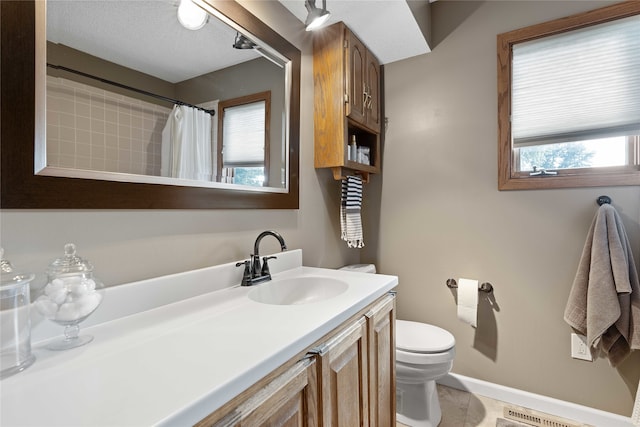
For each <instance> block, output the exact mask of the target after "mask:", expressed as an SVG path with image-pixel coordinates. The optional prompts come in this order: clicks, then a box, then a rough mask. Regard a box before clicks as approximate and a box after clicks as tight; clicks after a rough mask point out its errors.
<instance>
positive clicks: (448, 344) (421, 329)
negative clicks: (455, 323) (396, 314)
mask: <svg viewBox="0 0 640 427" xmlns="http://www.w3.org/2000/svg"><path fill="white" fill-rule="evenodd" d="M455 345H456V339H455V338H454V336H453V335H451V333H450V332H449V331H447V330H445V329H442V328H439V327H437V326H434V325H428V324H426V323H420V322H411V321H408V320H396V349H398V350H402V351H407V352H411V353H422V354H425V353H426V354H431V353H442V352H445V351H447V350H450V349H451V348H453V347H454V346H455Z"/></svg>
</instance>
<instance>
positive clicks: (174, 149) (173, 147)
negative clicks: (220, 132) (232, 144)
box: [160, 105, 213, 181]
mask: <svg viewBox="0 0 640 427" xmlns="http://www.w3.org/2000/svg"><path fill="white" fill-rule="evenodd" d="M211 122H212V116H211V115H210V114H208V113H205V112H204V111H202V110H198V109H196V108H193V107H187V106H185V105H176V106H174V107H173V110H172V111H171V114H169V118H168V119H167V124H166V125H165V127H164V129H163V131H162V163H161V170H160V174H161V175H162V176H169V177H173V178H183V179H197V180H201V181H211V180H212V174H213V156H212V141H211Z"/></svg>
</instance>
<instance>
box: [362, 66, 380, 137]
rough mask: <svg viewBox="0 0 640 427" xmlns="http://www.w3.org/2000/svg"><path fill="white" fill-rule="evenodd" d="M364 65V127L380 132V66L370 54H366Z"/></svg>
mask: <svg viewBox="0 0 640 427" xmlns="http://www.w3.org/2000/svg"><path fill="white" fill-rule="evenodd" d="M366 64H367V71H366V75H365V77H366V85H365V88H366V90H367V91H366V93H367V101H366V105H365V114H366V125H367V126H368V127H369V128H371V129H372V130H373V131H375V132H380V64H379V63H378V60H377V59H376V58H375V57H374V56H373V55H371V54H367V63H366Z"/></svg>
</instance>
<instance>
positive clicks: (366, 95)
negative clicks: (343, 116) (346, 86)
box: [362, 83, 369, 109]
mask: <svg viewBox="0 0 640 427" xmlns="http://www.w3.org/2000/svg"><path fill="white" fill-rule="evenodd" d="M367 99H369V93H368V91H367V84H366V83H362V108H363V109H364V108H367Z"/></svg>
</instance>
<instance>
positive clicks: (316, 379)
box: [196, 293, 396, 427]
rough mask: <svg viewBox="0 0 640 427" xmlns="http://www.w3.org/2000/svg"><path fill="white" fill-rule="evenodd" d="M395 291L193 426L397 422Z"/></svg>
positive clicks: (390, 426) (347, 426)
mask: <svg viewBox="0 0 640 427" xmlns="http://www.w3.org/2000/svg"><path fill="white" fill-rule="evenodd" d="M394 325H395V294H393V293H390V294H387V295H385V296H383V297H381V298H380V299H378V300H377V301H376V302H374V303H373V304H371V305H370V306H369V307H367V308H366V309H365V310H363V311H362V312H361V313H360V314H358V315H357V316H355V317H353V318H351V319H350V320H348V321H347V322H345V323H344V324H342V325H341V326H339V327H338V328H336V329H335V330H334V331H333V332H331V333H330V334H328V335H327V336H325V337H324V338H323V339H322V340H320V341H319V342H318V343H316V344H315V345H314V346H312V347H311V348H310V349H309V350H308V351H305V352H303V353H301V354H300V356H298V357H295V358H293V359H292V360H290V361H288V362H287V363H285V364H283V365H282V366H281V367H280V368H279V369H277V370H276V371H274V372H272V373H271V374H269V375H267V376H266V377H265V378H263V379H262V380H261V381H259V382H258V383H256V384H254V385H253V386H252V387H250V388H249V389H248V390H246V391H245V392H243V393H242V394H240V395H239V396H238V397H236V398H234V399H233V400H231V401H230V402H229V403H227V404H226V405H224V406H223V407H222V408H220V409H218V410H217V411H215V412H213V413H212V414H211V415H209V416H208V417H206V418H205V419H203V420H202V421H200V422H199V423H198V424H196V426H197V427H204V426H214V427H223V426H224V427H248V426H251V427H256V426H265V427H266V426H273V427H276V426H277V427H280V426H286V427H353V426H364V427H368V426H371V427H395V424H396V421H395V415H396V414H395V413H396V404H395V326H394Z"/></svg>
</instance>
